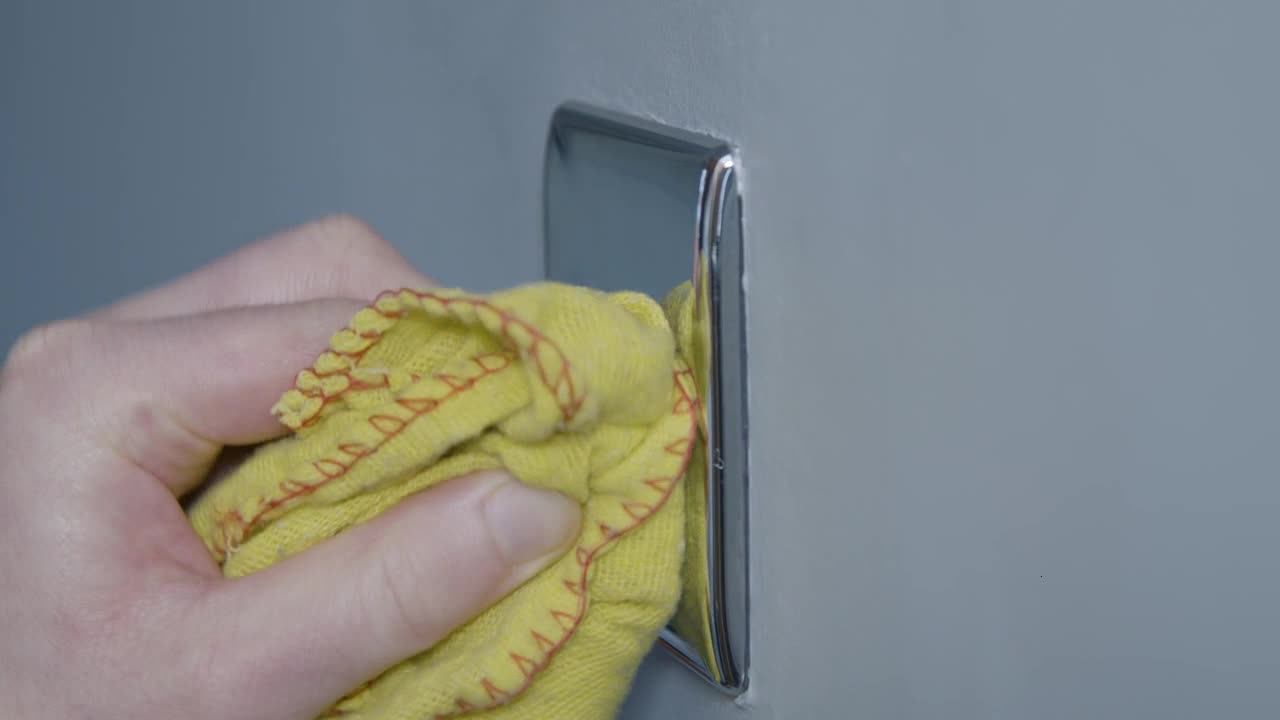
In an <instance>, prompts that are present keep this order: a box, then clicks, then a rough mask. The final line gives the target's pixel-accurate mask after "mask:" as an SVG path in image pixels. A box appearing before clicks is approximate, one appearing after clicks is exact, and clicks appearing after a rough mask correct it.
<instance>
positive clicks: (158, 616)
mask: <svg viewBox="0 0 1280 720" xmlns="http://www.w3.org/2000/svg"><path fill="white" fill-rule="evenodd" d="M426 284H429V281H428V280H427V279H426V278H425V277H423V276H421V275H419V274H418V273H417V272H415V271H414V270H413V269H411V268H410V267H409V265H408V264H407V263H406V262H405V261H404V260H403V258H401V257H400V255H399V254H397V253H396V252H395V250H393V249H392V248H391V246H390V245H388V244H386V243H385V242H384V241H382V240H381V239H379V238H378V237H377V236H376V235H375V234H374V233H373V232H372V231H371V230H369V229H368V228H367V227H366V226H364V225H362V224H360V223H359V222H358V221H354V220H351V219H349V218H343V217H338V218H331V219H328V220H324V221H321V222H318V223H313V224H311V225H307V226H304V227H302V228H298V229H295V230H292V231H289V232H286V233H282V234H280V235H278V236H275V237H273V238H270V239H268V240H266V241H263V242H260V243H258V244H255V245H252V246H250V247H248V248H245V249H243V250H241V251H239V252H237V253H235V254H233V255H231V256H229V257H227V258H225V259H223V260H220V261H218V262H216V263H214V264H212V265H210V266H207V267H205V268H203V269H201V270H199V271H196V272H195V273H193V274H191V275H188V276H186V277H184V278H181V279H179V280H177V281H175V282H174V283H171V284H169V285H166V286H164V287H161V288H159V289H156V290H153V291H150V292H148V293H144V294H142V295H140V296H137V297H134V298H130V299H128V300H125V301H123V302H121V303H117V304H115V305H112V306H110V307H108V308H106V309H104V310H101V311H99V312H97V313H94V314H91V315H88V316H86V317H83V318H79V319H75V320H70V321H66V322H62V323H55V324H53V325H50V326H46V327H44V328H41V329H38V330H36V331H33V332H32V333H30V334H28V335H27V336H26V337H25V338H24V339H23V340H22V341H20V342H19V343H18V345H17V346H16V347H15V348H14V349H13V351H12V352H11V354H10V356H9V359H8V362H7V364H6V365H5V367H4V369H3V371H2V372H0V578H3V580H2V581H0V707H2V708H4V713H3V714H4V715H6V716H9V717H16V718H22V719H26V718H35V719H40V718H57V719H58V720H68V719H71V718H95V719H97V718H184V719H185V720H201V719H205V718H208V719H213V718H218V719H219V720H221V719H223V718H271V719H272V720H286V719H289V718H299V719H301V718H313V717H315V716H316V715H318V714H319V713H321V712H323V711H324V710H325V709H326V708H327V707H329V706H330V705H332V703H334V702H335V701H336V700H338V699H339V698H341V697H342V696H343V695H344V694H346V693H347V692H348V691H350V690H352V689H353V688H355V687H357V686H358V685H360V684H361V683H362V682H364V681H365V680H367V679H369V678H371V677H373V676H375V675H377V674H378V673H379V672H380V671H382V670H384V669H386V668H387V667H390V666H392V665H394V664H396V663H397V662H399V661H400V660H402V659H404V658H406V657H409V656H412V655H415V654H417V653H419V652H421V651H423V650H425V649H427V648H429V647H430V646H431V645H432V644H433V643H435V642H436V641H438V640H440V639H441V638H443V637H444V636H445V635H446V634H448V633H449V632H450V631H451V630H452V629H453V628H454V627H456V626H458V625H459V624H461V623H463V622H465V621H466V620H467V619H469V618H471V617H472V616H473V615H474V614H476V613H477V612H479V611H480V610H481V609H482V608H484V607H486V606H487V605H489V604H491V603H493V602H494V601H496V600H497V599H499V598H500V597H501V596H502V595H504V594H506V593H507V592H509V591H510V590H512V589H514V588H515V587H516V586H517V585H519V584H520V583H521V582H523V581H524V580H526V579H528V578H529V577H530V576H532V575H533V574H534V573H535V572H537V570H539V569H541V567H543V566H544V565H545V564H546V563H547V562H549V561H550V560H551V559H552V558H553V557H555V556H556V555H557V554H558V551H560V550H563V548H565V547H567V546H568V544H569V542H570V540H571V539H572V538H573V537H574V536H575V535H576V528H577V524H578V522H579V519H578V512H579V510H578V507H577V505H576V504H574V503H573V502H572V501H570V500H568V499H566V498H564V497H562V496H559V495H556V494H553V493H548V492H545V491H538V490H533V489H529V488H526V487H525V486H523V485H521V484H520V483H518V482H515V481H514V480H512V479H511V478H510V477H509V476H506V475H504V474H501V473H482V474H478V475H474V476H471V477H467V478H459V479H457V480H453V481H451V482H448V483H445V484H444V485H441V486H439V487H436V488H433V489H432V490H430V491H428V492H424V493H421V494H419V495H417V496H414V497H412V498H410V499H408V500H406V501H404V502H403V503H401V504H400V505H398V506H397V507H396V508H394V509H393V510H391V511H390V512H387V513H385V514H384V515H382V516H380V517H378V518H376V519H375V520H374V521H372V522H370V523H367V524H365V525H362V526H359V527H357V528H354V529H352V530H349V531H347V532H345V533H342V534H340V535H338V536H337V537H335V538H333V539H331V540H327V541H324V542H322V543H320V544H318V545H316V546H314V547H312V548H311V549H309V550H307V551H306V552H303V553H301V554H299V555H297V556H295V557H293V558H290V559H288V560H286V561H284V562H282V563H280V564H278V565H275V566H273V567H271V568H269V569H267V570H265V571H263V572H260V573H256V574H254V575H250V576H248V577H244V578H238V579H235V580H230V579H225V578H223V577H222V575H221V573H220V571H219V569H218V566H217V564H216V563H215V562H214V561H213V559H212V558H211V557H210V555H209V553H208V552H207V551H206V549H205V547H204V546H203V544H202V543H201V542H200V540H199V539H198V538H197V537H196V535H195V533H194V532H193V531H192V529H191V527H190V524H189V523H188V521H187V519H186V516H185V515H184V514H183V511H182V508H181V505H180V500H181V498H182V497H183V496H184V495H185V494H187V493H189V492H191V491H192V490H193V489H195V488H196V487H198V486H199V485H200V484H201V483H202V482H204V481H205V479H206V478H207V477H208V476H209V475H210V474H211V471H213V472H214V474H216V468H215V464H216V463H217V461H218V458H219V457H220V454H222V451H223V449H224V447H226V446H244V445H250V444H254V443H259V442H262V441H265V440H268V439H270V438H272V437H274V436H277V435H280V434H282V433H283V431H284V428H282V427H280V426H279V425H278V424H277V423H276V422H275V419H274V418H273V417H272V416H271V415H270V413H269V408H270V407H271V405H272V403H274V402H275V400H276V399H277V398H278V397H279V395H280V394H281V392H283V390H285V389H286V388H288V387H289V386H290V385H291V383H292V380H293V377H294V374H295V373H296V371H297V370H298V369H299V368H301V367H304V366H306V365H307V364H308V363H309V362H310V361H311V360H312V359H313V358H314V357H315V356H316V355H317V354H318V353H319V352H320V351H322V350H324V348H325V347H326V345H327V342H328V339H329V337H330V335H331V334H332V333H333V331H334V330H336V329H337V328H339V327H341V326H342V324H343V323H344V322H345V321H346V320H347V319H348V318H349V317H350V316H351V315H352V314H353V313H354V312H355V311H356V310H357V309H358V308H359V307H361V306H362V305H363V301H367V300H369V299H370V298H372V297H373V295H375V294H376V293H377V292H378V291H380V290H382V289H385V288H394V287H399V286H422V285H426ZM222 457H223V458H224V459H225V457H226V455H225V454H222ZM339 577H341V578H342V580H341V582H339V581H338V580H337V578H339Z"/></svg>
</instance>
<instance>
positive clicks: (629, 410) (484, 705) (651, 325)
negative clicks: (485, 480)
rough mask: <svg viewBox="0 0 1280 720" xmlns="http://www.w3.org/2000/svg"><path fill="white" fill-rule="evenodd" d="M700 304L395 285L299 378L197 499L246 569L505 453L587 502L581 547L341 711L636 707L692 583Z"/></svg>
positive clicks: (439, 714)
mask: <svg viewBox="0 0 1280 720" xmlns="http://www.w3.org/2000/svg"><path fill="white" fill-rule="evenodd" d="M691 305H692V297H691V293H690V291H689V288H688V286H687V285H685V286H682V287H681V288H678V289H677V290H676V291H675V292H673V293H672V295H671V296H670V297H669V298H668V299H667V303H666V309H665V310H664V308H663V307H662V306H659V305H658V304H657V303H656V302H654V301H653V300H651V299H650V298H648V297H647V296H644V295H640V294H636V293H613V294H606V293H603V292H599V291H595V290H590V289H586V288H579V287H572V286H567V285H560V284H554V283H539V284H533V285H528V286H524V287H519V288H515V289H512V290H508V291H504V292H498V293H495V294H492V295H483V296H481V295H473V294H468V293H465V292H462V291H457V290H429V291H415V290H400V291H395V292H388V293H384V294H383V295H381V296H380V297H379V298H378V299H377V300H376V301H375V302H373V303H372V304H371V305H370V306H369V307H367V308H365V309H363V310H361V311H360V312H359V313H358V314H356V315H355V317H354V318H353V319H352V320H351V321H350V323H349V325H348V327H347V328H345V329H343V330H341V331H339V332H338V333H337V334H336V335H335V336H334V338H333V340H332V342H331V348H330V350H329V351H327V352H325V353H324V354H322V355H321V356H320V357H319V358H317V360H316V361H315V363H314V364H313V366H312V367H311V368H309V369H306V370H304V371H302V372H301V373H300V374H299V375H298V377H297V380H296V382H295V386H294V387H293V388H292V389H290V390H289V391H288V392H286V393H285V394H284V396H283V397H282V398H281V399H280V401H279V403H278V404H277V405H276V406H275V408H274V412H275V414H276V415H277V417H278V418H279V419H280V420H281V422H283V423H284V424H285V425H286V426H288V427H289V428H290V429H291V430H293V432H292V434H291V435H289V436H287V437H285V438H282V439H280V440H278V441H275V442H273V443H270V444H267V445H265V446H263V447H262V448H260V449H259V450H258V451H257V452H256V453H255V454H254V455H253V456H252V457H250V458H249V459H248V460H247V461H246V462H245V463H244V464H243V465H242V466H240V467H239V468H237V470H236V471H235V472H233V473H232V474H231V475H229V476H228V477H226V478H225V479H223V480H222V481H221V482H220V483H218V484H217V485H215V486H214V487H212V488H211V489H210V491H209V492H208V493H207V494H206V495H204V496H203V497H201V498H200V499H199V501H198V502H197V503H196V504H195V505H194V506H193V507H192V508H191V511H190V520H191V523H192V525H193V527H194V528H195V530H196V532H197V533H198V534H199V535H200V537H201V538H202V539H203V540H204V542H205V545H206V546H207V547H208V549H209V551H210V552H211V553H212V554H213V556H214V557H215V558H216V559H217V560H218V562H219V563H220V565H221V568H222V572H223V574H224V575H226V576H229V577H234V576H242V575H246V574H249V573H253V572H255V571H258V570H261V569H263V568H266V567H268V566H270V565H272V564H273V563H276V562H279V561H281V560H283V559H284V558H287V557H289V556H291V555H294V554H295V553H299V552H301V551H303V550H305V549H306V548H307V547H309V546H311V545H313V544H315V543H317V542H319V541H321V540H323V539H325V538H328V537H331V536H333V535H335V534H337V533H339V532H342V531H343V530H344V529H345V528H348V527H351V526H353V525H356V524H359V523H362V522H365V521H367V520H369V519H370V518H373V517H375V516H377V515H378V514H379V513H382V512H384V511H385V510H387V509H388V508H390V507H392V506H394V505H395V504H396V503H397V502H399V501H400V500H403V499H404V498H405V497H407V496H409V495H410V494H412V493H417V492H423V491H429V489H430V488H431V487H432V486H433V485H436V484H438V483H441V482H444V481H445V480H448V479H450V478H454V477H458V476H460V475H464V474H468V473H471V472H474V471H478V470H485V469H493V468H505V469H507V470H508V471H509V472H511V473H512V474H513V475H515V476H516V477H517V478H519V479H520V480H521V481H523V482H525V483H527V484H529V485H532V486H536V487H540V488H548V489H552V490H556V491H559V492H561V493H564V494H565V495H567V496H569V497H572V498H575V499H576V500H577V501H578V502H579V503H581V505H582V509H583V520H582V526H581V533H580V536H579V537H578V539H577V542H576V544H575V545H574V546H573V547H572V548H571V549H570V550H569V551H568V552H567V553H566V554H565V555H564V556H562V557H560V558H559V559H558V560H557V561H555V562H554V563H553V564H551V565H550V566H548V567H547V568H546V569H544V570H543V571H542V572H540V573H539V574H538V575H536V576H535V577H533V578H532V579H530V580H529V581H528V582H526V583H525V584H524V585H522V586H521V587H519V588H518V589H517V590H515V591H514V592H512V593H511V594H510V595H508V596H507V597H506V598H504V599H503V600H501V601H500V602H498V603H497V604H496V605H494V606H493V607H492V608H490V609H488V610H486V611H485V612H483V613H482V614H480V615H479V616H477V617H476V618H475V619H473V620H472V621H471V622H469V623H468V624H467V625H465V626H463V627H462V628H460V629H459V630H457V631H456V632H454V633H453V634H451V635H450V636H449V637H448V638H446V639H445V640H444V641H442V642H441V643H439V644H438V645H436V646H435V647H434V648H432V649H430V650H428V651H426V652H424V653H422V654H420V655H418V656H416V657H413V658H411V659H409V660H406V661H404V662H402V663H401V664H399V665H397V666H395V667H393V668H391V669H390V670H388V671H387V672H385V673H384V674H382V675H381V676H379V677H377V678H375V679H374V680H372V681H371V682H369V683H367V684H365V685H364V686H362V687H360V688H355V689H353V690H352V692H351V693H350V694H349V695H348V696H346V697H345V698H343V699H342V700H341V701H340V702H339V703H338V704H337V705H335V706H334V707H333V708H332V709H331V710H330V711H329V713H328V715H326V717H338V716H341V717H343V718H361V719H367V720H409V719H410V718H412V719H413V720H421V719H423V718H450V717H460V716H461V717H466V718H486V719H493V720H497V719H499V718H551V719H556V720H559V719H561V718H565V719H570V720H594V719H597V718H608V717H612V716H613V715H614V713H616V712H617V708H618V706H619V705H620V703H621V701H622V699H623V696H624V694H625V692H626V689H627V686H628V684H629V683H630V680H631V678H632V677H633V675H634V673H635V670H636V668H637V667H638V665H639V663H640V661H641V659H642V658H643V656H644V654H645V653H646V652H647V651H648V649H649V648H650V646H651V645H652V644H653V642H654V640H655V638H656V636H657V634H658V632H659V631H660V630H661V628H662V627H663V625H664V624H665V623H666V622H667V621H668V620H669V619H670V618H671V617H672V615H673V614H674V613H675V612H676V608H677V603H678V601H679V597H680V587H681V581H682V561H683V551H684V546H685V511H686V491H685V489H684V485H683V484H682V480H683V478H684V476H685V474H686V471H687V470H688V469H689V468H690V467H691V463H696V462H697V460H696V455H697V454H698V453H700V452H701V449H700V426H699V420H698V418H699V416H700V413H699V412H698V410H697V408H698V397H697V394H696V393H697V391H696V387H697V383H696V382H695V379H694V370H693V369H692V368H691V367H690V366H689V365H688V364H687V363H686V361H685V359H684V355H685V354H684V353H683V352H682V348H681V347H680V345H681V343H680V342H679V340H678V338H680V337H682V334H683V336H684V337H686V338H687V337H688V331H687V327H688V325H689V321H690V318H691V312H692V310H691ZM682 328H683V329H684V332H683V333H682ZM689 494H690V497H692V496H693V493H689ZM699 527H700V526H699ZM695 582H696V578H695ZM687 614H688V613H687V612H686V610H684V609H682V610H681V615H682V616H685V615H687ZM704 620H705V619H704V618H698V617H690V618H686V621H687V622H690V623H692V624H694V625H700V624H702V623H703V621H704Z"/></svg>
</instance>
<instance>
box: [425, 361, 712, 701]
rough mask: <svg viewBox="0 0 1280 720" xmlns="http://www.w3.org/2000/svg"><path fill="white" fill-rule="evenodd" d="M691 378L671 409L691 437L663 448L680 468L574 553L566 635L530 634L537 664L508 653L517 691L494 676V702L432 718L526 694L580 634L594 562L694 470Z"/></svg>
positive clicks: (652, 482) (557, 614)
mask: <svg viewBox="0 0 1280 720" xmlns="http://www.w3.org/2000/svg"><path fill="white" fill-rule="evenodd" d="M692 376H693V372H692V371H691V370H681V371H678V372H676V374H675V381H676V387H677V388H679V391H680V395H681V400H680V401H678V402H677V403H676V406H675V407H674V408H673V410H672V412H673V414H676V415H689V416H691V417H690V422H689V431H688V434H687V435H686V437H685V438H683V439H681V440H678V441H676V442H673V443H670V444H668V445H667V446H666V447H664V448H663V449H664V451H665V452H667V453H668V454H671V455H677V456H680V458H681V459H680V469H679V470H678V472H676V474H675V475H672V476H668V477H658V478H649V479H647V480H644V481H643V482H644V485H645V486H647V487H649V488H651V489H653V490H655V491H656V492H657V493H658V497H657V499H656V500H653V501H652V502H651V504H645V503H641V502H638V501H634V500H627V501H622V507H623V509H624V510H625V511H626V513H627V514H628V515H629V516H631V517H632V518H633V520H634V522H632V523H631V524H629V525H626V526H624V527H619V528H610V527H609V526H608V525H606V524H604V523H600V524H599V526H598V529H599V530H600V533H601V535H602V539H601V540H600V541H599V542H598V543H596V544H595V545H593V546H578V548H577V549H576V551H575V555H576V557H577V560H578V565H579V566H580V567H581V568H582V570H581V572H580V573H579V576H578V580H577V582H570V581H568V580H566V581H565V582H564V588H565V590H566V591H567V592H568V593H569V594H571V595H573V596H574V597H575V598H576V605H577V609H576V611H575V612H574V613H573V614H569V613H566V612H563V611H561V610H551V611H550V613H551V615H552V617H553V618H555V620H556V622H557V623H558V624H559V625H560V626H561V627H562V628H563V629H564V634H563V635H562V636H561V637H560V639H559V640H558V641H555V642H552V641H551V640H550V639H548V638H547V637H546V636H544V635H542V634H541V633H539V632H537V631H536V630H530V631H529V632H530V634H531V637H533V639H534V642H535V643H536V644H537V645H538V647H539V649H541V648H543V647H544V646H545V647H546V654H545V655H543V657H542V659H541V660H539V661H534V660H532V659H530V658H528V657H525V656H523V655H520V654H518V653H516V652H512V651H508V652H507V657H508V658H509V659H510V660H511V661H512V662H513V663H514V664H515V665H516V668H517V669H518V670H519V671H520V672H521V674H522V675H524V682H522V683H521V684H520V685H519V686H518V687H515V688H512V689H510V690H504V689H502V688H500V687H498V686H497V685H495V684H494V683H493V681H492V680H491V679H490V678H484V679H483V680H482V681H481V689H483V690H484V692H485V694H486V695H487V696H488V698H489V700H490V702H489V704H487V705H480V706H477V705H474V704H472V703H469V702H467V701H466V700H464V699H462V698H459V699H458V700H457V701H455V705H456V709H455V710H454V711H452V712H447V713H440V714H437V715H436V716H435V717H434V718H433V720H450V719H451V718H456V717H458V716H459V715H463V714H465V713H468V712H476V711H479V710H488V709H491V708H494V707H497V706H499V705H504V704H506V703H507V702H510V701H511V700H513V699H514V698H516V697H517V696H519V695H520V694H521V693H523V692H524V691H525V690H528V689H529V686H530V685H531V684H533V680H534V677H535V676H536V675H537V674H538V673H540V672H542V671H543V670H545V669H546V668H547V666H548V665H549V664H550V663H551V659H552V658H553V657H555V655H556V654H557V653H558V652H560V650H561V649H562V648H563V647H564V645H565V643H567V642H568V641H569V638H571V637H572V636H573V634H574V631H575V630H577V628H578V625H580V624H581V623H582V620H583V618H584V617H585V616H586V611H587V605H588V603H587V600H588V595H589V592H588V591H589V588H588V585H587V575H588V573H589V570H590V568H591V563H592V562H593V561H594V560H595V558H596V556H597V555H598V554H599V553H600V551H601V550H603V549H604V548H605V547H607V546H609V545H610V544H612V543H614V542H616V541H617V540H618V538H620V537H622V536H624V535H626V534H627V533H629V532H631V531H632V530H634V529H636V528H637V527H639V526H640V525H641V524H643V523H644V521H645V520H648V519H649V518H650V517H652V516H653V514H654V513H655V512H657V511H658V509H659V508H661V507H662V506H663V505H665V504H666V502H667V500H668V499H669V498H670V497H671V493H672V492H673V491H674V490H675V488H676V487H677V485H678V482H679V480H680V478H681V477H683V476H684V474H685V472H686V471H687V470H688V469H689V461H690V459H691V458H692V456H693V447H694V442H695V441H696V440H697V433H698V423H697V418H696V417H695V416H694V410H695V409H696V408H697V407H698V401H697V399H696V398H694V397H693V396H692V395H691V394H690V392H689V390H688V388H687V387H686V386H685V385H684V383H683V382H682V381H683V380H691V378H692Z"/></svg>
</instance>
